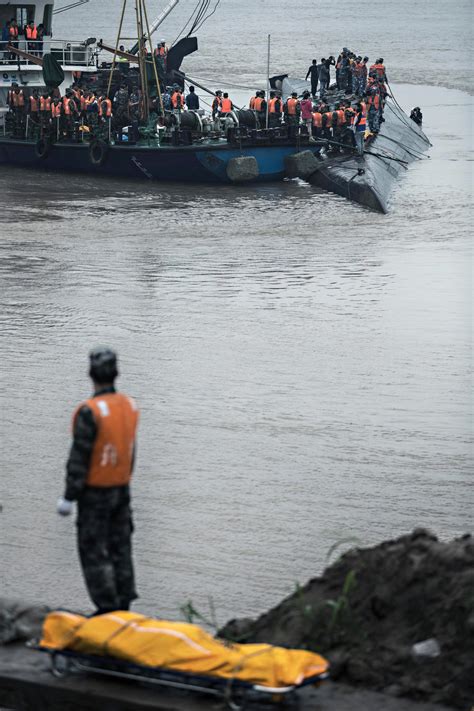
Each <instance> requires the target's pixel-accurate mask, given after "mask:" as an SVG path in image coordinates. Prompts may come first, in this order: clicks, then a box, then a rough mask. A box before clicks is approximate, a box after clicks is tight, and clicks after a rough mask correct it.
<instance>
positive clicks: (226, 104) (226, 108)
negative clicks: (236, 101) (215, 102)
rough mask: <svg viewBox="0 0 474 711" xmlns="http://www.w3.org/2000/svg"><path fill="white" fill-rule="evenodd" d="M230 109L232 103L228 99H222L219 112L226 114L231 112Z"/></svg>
mask: <svg viewBox="0 0 474 711" xmlns="http://www.w3.org/2000/svg"><path fill="white" fill-rule="evenodd" d="M232 108H233V107H232V101H231V100H230V99H222V103H221V111H222V113H223V114H228V113H229V111H232Z"/></svg>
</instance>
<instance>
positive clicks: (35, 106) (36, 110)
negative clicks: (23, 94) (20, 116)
mask: <svg viewBox="0 0 474 711" xmlns="http://www.w3.org/2000/svg"><path fill="white" fill-rule="evenodd" d="M28 117H29V122H30V123H29V131H28V133H29V132H30V131H31V132H32V133H33V134H34V135H35V134H36V135H37V133H38V130H39V126H40V97H39V93H38V89H33V91H32V92H31V95H30V96H29V97H28Z"/></svg>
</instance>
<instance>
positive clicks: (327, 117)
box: [322, 111, 332, 141]
mask: <svg viewBox="0 0 474 711" xmlns="http://www.w3.org/2000/svg"><path fill="white" fill-rule="evenodd" d="M322 127H323V138H325V139H326V140H327V141H332V132H331V128H332V111H325V112H324V114H323V118H322Z"/></svg>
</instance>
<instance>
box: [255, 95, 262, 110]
mask: <svg viewBox="0 0 474 711" xmlns="http://www.w3.org/2000/svg"><path fill="white" fill-rule="evenodd" d="M264 101H265V99H263V98H262V97H261V96H256V97H255V101H254V102H253V110H254V111H261V110H262V106H263V102H264Z"/></svg>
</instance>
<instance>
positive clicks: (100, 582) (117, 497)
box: [65, 387, 138, 613]
mask: <svg viewBox="0 0 474 711" xmlns="http://www.w3.org/2000/svg"><path fill="white" fill-rule="evenodd" d="M113 392H115V388H113V387H108V388H104V389H103V390H101V391H100V392H97V393H96V394H95V395H94V397H99V396H101V395H104V394H106V393H113ZM96 434H97V427H96V424H95V420H94V416H93V414H92V411H91V410H90V408H89V407H87V406H86V405H85V406H83V407H82V408H81V409H80V410H79V412H78V414H77V417H76V419H75V424H74V439H73V443H72V447H71V452H70V454H69V459H68V462H67V465H66V470H67V475H66V493H65V498H66V499H68V500H69V501H75V500H77V505H78V516H77V542H78V549H79V557H80V561H81V566H82V571H83V574H84V578H85V581H86V585H87V589H88V591H89V595H90V597H91V599H92V601H93V602H94V604H95V605H96V606H97V609H98V612H100V613H103V612H110V611H113V610H128V608H129V607H130V603H131V602H132V600H135V599H136V598H137V597H138V596H137V592H136V589H135V576H134V571H133V562H132V542H131V537H132V533H133V521H132V511H131V508H130V489H129V487H128V486H113V487H108V488H102V487H94V486H87V484H86V480H87V475H88V472H89V464H90V460H91V456H92V450H93V447H94V442H95V438H96Z"/></svg>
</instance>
